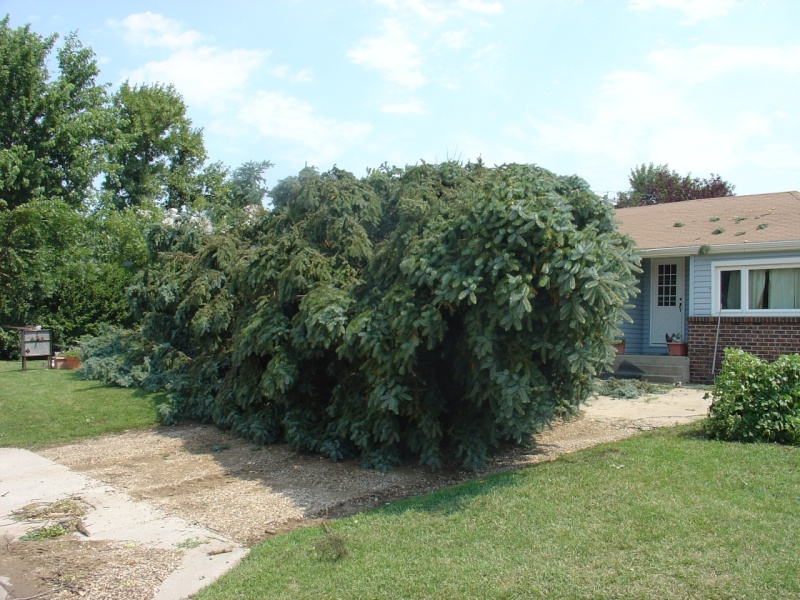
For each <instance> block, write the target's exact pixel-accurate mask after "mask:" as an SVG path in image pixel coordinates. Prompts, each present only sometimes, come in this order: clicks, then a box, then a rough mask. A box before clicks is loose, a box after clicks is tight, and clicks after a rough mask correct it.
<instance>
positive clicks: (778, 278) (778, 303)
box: [769, 269, 800, 308]
mask: <svg viewBox="0 0 800 600" xmlns="http://www.w3.org/2000/svg"><path fill="white" fill-rule="evenodd" d="M799 276H800V269H770V272H769V308H798V296H797V289H798V283H799V282H800V277H799Z"/></svg>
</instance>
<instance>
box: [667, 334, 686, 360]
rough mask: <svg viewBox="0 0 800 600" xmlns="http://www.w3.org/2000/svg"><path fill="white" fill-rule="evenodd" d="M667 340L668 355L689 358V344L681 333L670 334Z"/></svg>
mask: <svg viewBox="0 0 800 600" xmlns="http://www.w3.org/2000/svg"><path fill="white" fill-rule="evenodd" d="M666 338H667V354H669V355H670V356H687V355H688V354H689V344H687V343H686V342H685V341H684V340H683V335H682V334H680V333H672V334H670V333H668V334H666Z"/></svg>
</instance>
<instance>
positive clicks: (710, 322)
mask: <svg viewBox="0 0 800 600" xmlns="http://www.w3.org/2000/svg"><path fill="white" fill-rule="evenodd" d="M716 333H717V317H689V338H688V342H689V371H690V376H691V381H692V383H713V381H714V376H715V375H717V374H718V373H719V368H720V364H721V363H722V359H723V352H724V349H725V348H726V347H734V348H741V349H742V350H744V351H745V352H749V353H751V354H755V355H756V356H758V357H759V358H763V359H765V360H775V359H776V358H778V356H780V355H781V354H794V353H800V317H722V319H721V321H720V324H719V343H718V344H717V360H716V366H715V367H714V373H713V374H712V372H711V367H712V364H713V362H714V338H715V336H716Z"/></svg>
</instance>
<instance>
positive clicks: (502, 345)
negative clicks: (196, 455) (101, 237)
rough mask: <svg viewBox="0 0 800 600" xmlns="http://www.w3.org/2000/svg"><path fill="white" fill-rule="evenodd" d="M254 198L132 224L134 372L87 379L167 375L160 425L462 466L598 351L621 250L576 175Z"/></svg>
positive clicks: (594, 363)
mask: <svg viewBox="0 0 800 600" xmlns="http://www.w3.org/2000/svg"><path fill="white" fill-rule="evenodd" d="M271 196H272V200H273V206H274V208H273V210H272V212H270V213H267V214H265V215H264V216H263V217H262V218H261V219H260V220H258V221H256V222H251V223H250V224H249V225H246V226H243V227H242V228H239V229H235V230H228V231H225V232H216V231H215V232H213V233H211V234H207V233H204V232H203V230H202V228H200V227H199V226H198V224H197V223H196V222H194V221H192V219H191V218H190V216H189V215H185V216H181V217H180V218H179V219H177V220H176V222H175V223H174V224H173V225H162V226H158V227H155V228H153V229H152V230H151V232H150V234H149V237H148V247H149V251H150V261H151V262H150V265H149V266H148V267H147V268H146V269H145V270H144V271H142V273H141V274H140V275H139V276H138V277H137V279H136V281H135V285H134V286H133V287H132V288H131V300H132V302H133V310H134V312H135V314H136V315H137V317H138V318H140V319H141V322H142V323H143V333H144V337H145V339H144V340H143V341H142V342H137V343H136V344H134V346H135V348H136V350H135V352H133V354H136V353H138V354H139V355H143V354H144V352H143V351H142V349H143V348H145V347H149V348H150V350H149V351H147V356H148V359H147V364H148V365H149V367H148V368H149V375H147V376H146V377H143V376H141V374H142V371H141V370H139V371H137V372H138V373H139V375H137V377H136V378H131V377H129V376H128V375H125V376H124V377H114V376H111V375H104V376H106V377H108V378H109V379H111V380H126V381H127V380H128V379H137V378H138V379H140V380H144V379H149V380H150V381H156V380H161V381H165V382H166V381H168V382H169V383H168V384H166V387H167V389H168V391H169V392H170V401H171V406H170V407H168V409H167V410H166V413H165V415H164V416H165V418H166V419H167V420H168V421H169V420H174V419H176V418H180V417H189V418H194V419H198V420H201V421H207V422H213V423H216V424H217V425H219V426H221V427H225V428H230V429H232V430H233V431H235V432H236V433H238V434H240V435H243V436H247V437H249V438H251V439H253V440H255V441H256V442H258V443H271V442H274V441H279V440H284V441H286V442H288V443H289V444H290V446H291V447H292V448H294V449H297V450H302V451H313V452H320V453H322V454H324V455H326V456H328V457H330V458H332V459H334V460H336V459H340V458H343V457H346V456H350V455H353V454H358V455H360V456H361V458H362V461H363V462H364V464H366V465H368V466H371V467H374V468H379V469H386V468H390V467H391V466H392V465H395V464H397V463H398V462H399V461H400V460H402V458H403V457H404V456H416V457H418V458H419V460H420V462H421V463H422V464H425V465H428V466H431V467H434V468H435V467H438V466H440V465H441V464H442V462H443V460H444V457H445V456H448V455H455V456H458V457H460V458H461V460H462V461H463V463H464V464H465V465H466V466H469V467H476V466H479V465H480V464H482V462H483V461H484V460H485V457H486V455H487V453H488V452H489V451H490V450H491V449H492V448H494V447H496V446H498V445H499V444H501V443H503V442H505V441H511V442H521V441H524V440H525V439H527V438H528V437H529V436H530V435H532V434H533V433H535V432H536V431H538V430H539V429H540V428H541V427H543V426H544V425H545V424H546V423H547V422H548V421H549V420H550V419H552V418H553V417H554V416H557V415H563V414H568V413H570V412H571V411H573V410H575V409H576V407H577V406H578V405H579V404H580V402H582V401H583V400H585V399H586V397H587V396H588V394H589V393H590V391H591V389H592V380H593V377H594V376H595V375H596V374H597V373H598V372H599V371H600V370H601V369H602V368H604V367H605V366H607V365H608V363H609V362H610V360H611V359H612V356H613V354H612V348H611V342H612V341H613V339H614V338H615V337H616V334H617V333H618V332H617V330H616V323H618V322H619V321H620V320H621V319H622V318H623V317H622V314H623V313H622V307H623V305H624V304H625V302H626V300H627V298H628V296H629V295H630V294H631V293H632V292H633V291H634V290H635V288H634V285H635V280H634V277H633V274H632V272H633V271H635V270H636V269H637V266H636V260H635V255H634V248H633V243H632V241H631V240H630V239H628V238H625V237H624V236H621V235H620V234H619V233H617V231H616V230H615V227H614V222H613V215H612V211H611V208H610V207H609V206H608V205H607V204H606V203H604V202H603V201H602V200H601V199H600V198H598V197H597V196H595V195H594V194H592V193H591V191H589V189H588V185H587V184H586V182H584V181H583V180H581V179H579V178H576V177H558V176H556V175H554V174H552V173H550V172H549V171H546V170H544V169H541V168H539V167H535V166H530V165H506V166H503V167H497V168H494V169H490V168H486V167H485V166H484V165H482V164H480V163H478V164H470V165H466V166H463V165H460V164H457V163H444V164H442V165H425V164H423V165H419V166H416V167H409V168H406V169H405V170H400V169H390V168H388V167H382V168H381V169H378V170H376V171H372V172H370V173H369V174H368V176H367V177H366V178H365V179H362V180H359V179H356V178H355V177H353V176H352V175H351V174H349V173H347V172H344V171H341V170H339V169H335V168H334V169H333V170H331V171H328V172H326V173H322V174H320V173H318V172H317V171H316V170H314V169H304V170H303V171H301V173H300V174H299V175H298V176H297V177H291V178H288V179H286V180H284V181H282V182H281V183H279V184H278V185H277V186H276V187H275V188H274V189H273V190H272V192H271ZM117 337H119V336H117ZM115 339H116V338H115ZM115 345H116V346H119V345H120V344H118V343H117V342H115V341H114V340H112V339H110V340H109V343H108V344H98V346H104V347H106V348H109V347H112V346H115ZM106 354H107V353H106ZM89 360H90V361H91V360H92V359H91V358H90V359H89ZM103 361H105V362H104V364H109V357H108V356H107V355H104V356H103ZM118 362H119V364H126V365H127V367H126V369H128V371H129V372H133V371H134V370H136V369H137V368H138V367H134V366H132V361H131V360H130V356H129V357H128V359H124V360H121V361H118ZM112 363H113V361H112ZM89 364H91V363H89ZM107 371H108V369H107V368H102V369H101V368H98V369H96V372H98V373H99V372H107Z"/></svg>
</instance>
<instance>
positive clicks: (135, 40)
mask: <svg viewBox="0 0 800 600" xmlns="http://www.w3.org/2000/svg"><path fill="white" fill-rule="evenodd" d="M108 24H109V25H111V26H112V27H116V28H120V29H122V30H123V34H122V37H123V39H124V40H125V41H126V42H127V43H129V44H132V45H136V46H143V47H145V48H151V47H163V48H170V49H172V50H177V49H179V48H191V47H193V46H195V45H197V44H199V43H200V42H202V41H203V40H205V39H206V36H204V35H203V34H200V33H198V32H196V31H187V30H185V28H184V26H183V24H182V23H181V22H180V21H175V20H173V19H168V18H166V17H164V16H163V15H159V14H155V13H152V12H149V11H148V12H144V13H137V14H133V15H128V16H127V17H125V18H124V19H122V21H116V20H113V19H112V20H109V21H108Z"/></svg>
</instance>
